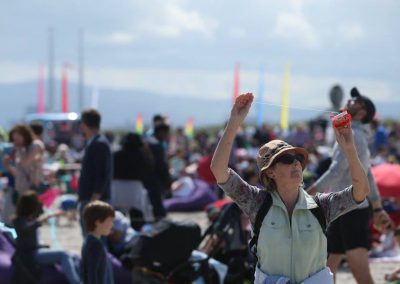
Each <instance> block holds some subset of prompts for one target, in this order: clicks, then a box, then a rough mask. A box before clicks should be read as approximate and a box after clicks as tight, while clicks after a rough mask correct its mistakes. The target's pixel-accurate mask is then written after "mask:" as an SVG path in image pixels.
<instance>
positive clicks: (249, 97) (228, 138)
mask: <svg viewBox="0 0 400 284" xmlns="http://www.w3.org/2000/svg"><path fill="white" fill-rule="evenodd" d="M252 102H253V94H252V93H247V94H243V95H240V96H239V97H237V99H236V101H235V104H234V105H233V107H232V110H231V115H230V117H229V121H228V124H227V126H226V128H225V130H224V133H223V135H222V138H221V140H220V141H219V143H218V146H217V148H216V150H215V152H214V156H213V158H212V161H211V167H210V168H211V171H212V173H213V174H214V176H215V179H216V180H217V182H218V183H224V182H226V181H227V180H228V177H229V172H228V163H229V155H230V153H231V150H232V145H233V142H234V140H235V136H236V131H237V129H238V128H239V126H240V125H241V124H242V122H243V120H244V119H245V118H246V115H247V113H248V112H249V109H250V106H251V103H252Z"/></svg>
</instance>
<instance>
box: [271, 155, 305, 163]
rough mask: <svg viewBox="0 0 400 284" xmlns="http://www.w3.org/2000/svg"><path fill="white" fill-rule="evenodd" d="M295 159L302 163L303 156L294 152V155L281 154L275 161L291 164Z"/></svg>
mask: <svg viewBox="0 0 400 284" xmlns="http://www.w3.org/2000/svg"><path fill="white" fill-rule="evenodd" d="M295 160H297V161H299V162H300V164H304V156H303V155H300V154H296V155H291V154H283V155H282V156H279V157H278V158H277V159H276V161H275V163H279V162H280V163H282V164H285V165H291V164H293V162H294V161H295Z"/></svg>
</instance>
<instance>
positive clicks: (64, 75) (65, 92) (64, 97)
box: [61, 65, 68, 112]
mask: <svg viewBox="0 0 400 284" xmlns="http://www.w3.org/2000/svg"><path fill="white" fill-rule="evenodd" d="M61 84H62V85H61V96H62V106H61V109H62V112H68V76H67V66H66V65H64V68H63V73H62V82H61Z"/></svg>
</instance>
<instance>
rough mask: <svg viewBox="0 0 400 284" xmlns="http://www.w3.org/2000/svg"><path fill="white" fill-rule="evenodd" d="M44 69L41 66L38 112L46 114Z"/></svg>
mask: <svg viewBox="0 0 400 284" xmlns="http://www.w3.org/2000/svg"><path fill="white" fill-rule="evenodd" d="M43 77H44V67H43V65H40V66H39V82H38V105H37V112H38V113H44V88H43Z"/></svg>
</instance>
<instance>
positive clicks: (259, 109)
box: [256, 67, 265, 128]
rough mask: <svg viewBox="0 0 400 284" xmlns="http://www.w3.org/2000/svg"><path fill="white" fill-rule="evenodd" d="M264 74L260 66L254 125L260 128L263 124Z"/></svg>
mask: <svg viewBox="0 0 400 284" xmlns="http://www.w3.org/2000/svg"><path fill="white" fill-rule="evenodd" d="M264 76H265V70H264V68H263V67H261V68H260V78H259V81H258V100H257V102H258V105H257V120H256V127H257V128H261V126H262V125H263V119H264V111H265V104H264Z"/></svg>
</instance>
